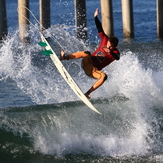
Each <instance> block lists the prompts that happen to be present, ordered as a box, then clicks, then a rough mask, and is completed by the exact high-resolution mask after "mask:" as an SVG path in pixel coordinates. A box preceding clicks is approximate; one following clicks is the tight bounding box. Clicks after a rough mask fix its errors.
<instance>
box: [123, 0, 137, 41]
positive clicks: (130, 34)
mask: <svg viewBox="0 0 163 163" xmlns="http://www.w3.org/2000/svg"><path fill="white" fill-rule="evenodd" d="M133 20H134V19H133V3H132V0H122V24H123V35H124V38H134V21H133Z"/></svg>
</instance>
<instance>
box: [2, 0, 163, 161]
mask: <svg viewBox="0 0 163 163" xmlns="http://www.w3.org/2000/svg"><path fill="white" fill-rule="evenodd" d="M6 2H7V19H8V31H9V34H8V36H7V38H6V40H4V41H3V42H2V43H1V44H0V162H1V163H10V162H12V163H13V162H15V163H19V162H20V163H22V162H24V163H32V162H33V163H46V162H48V163H52V162H55V163H63V162H64V163H67V162H68V163H69V162H71V163H72V162H74V163H76V162H78V163H80V162H84V163H87V162H88V163H90V162H91V163H99V162H100V163H108V162H111V163H131V162H132V163H142V162H143V163H161V162H163V118H162V117H163V82H162V81H163V59H162V57H163V54H162V53H163V44H162V41H161V40H158V39H157V32H156V4H155V1H154V0H145V1H140V0H137V1H134V2H133V3H134V24H135V39H131V40H126V39H123V33H122V20H121V1H120V0H115V1H114V2H113V7H114V18H115V19H114V24H115V25H114V27H115V35H116V36H117V37H118V38H119V40H120V43H119V46H118V48H119V50H120V52H121V59H120V60H119V61H115V62H113V63H112V64H110V65H109V66H108V67H106V68H105V69H104V70H103V71H104V72H105V73H106V74H108V80H107V81H106V82H105V83H104V85H103V86H101V87H100V88H99V89H98V90H96V91H95V92H93V93H92V99H91V102H92V103H93V105H94V106H95V107H96V108H97V109H98V110H99V111H100V112H101V113H102V115H98V114H97V113H95V112H93V111H92V110H90V109H89V108H88V107H87V106H86V105H85V104H83V103H82V102H81V101H80V100H79V99H78V98H77V97H76V95H75V94H74V93H73V91H72V90H71V89H70V88H69V86H68V85H67V84H66V82H65V81H64V80H63V79H62V77H61V76H60V75H59V73H58V71H57V69H56V68H55V66H54V65H53V63H52V62H51V60H50V59H49V57H47V56H44V55H42V54H41V51H42V50H43V48H42V47H40V46H39V45H38V44H37V43H38V42H39V41H40V36H39V32H38V31H37V30H36V28H34V27H33V26H30V36H31V42H30V44H28V45H26V46H24V45H22V44H21V43H20V42H19V29H18V23H17V11H16V10H17V1H16V0H7V1H6ZM86 2H87V28H88V42H87V43H83V42H82V41H79V40H77V39H76V37H75V27H74V7H73V1H72V0H69V1H68V0H67V1H65V0H51V27H50V28H49V29H48V30H46V31H45V35H46V36H47V37H51V39H50V40H49V41H50V43H51V45H52V46H53V48H54V49H55V51H56V52H57V54H59V52H60V50H61V49H60V47H59V46H58V44H57V43H56V39H57V41H59V42H60V43H61V45H62V46H63V47H64V48H65V49H66V51H67V52H68V53H72V52H75V51H78V50H90V51H91V52H93V50H94V49H95V47H96V46H97V45H98V43H99V39H98V36H97V30H96V28H95V26H94V21H93V13H94V10H95V9H96V8H100V7H99V6H100V2H99V1H97V0H96V1H93V0H87V1H86ZM38 5H39V2H38V1H36V0H33V1H32V2H30V9H31V11H32V12H33V13H34V14H35V16H36V17H37V18H38ZM99 17H100V16H99ZM30 20H31V22H32V23H33V24H35V25H36V27H38V24H37V23H36V21H35V20H34V19H33V18H32V16H31V17H30ZM54 37H55V39H54ZM80 63H81V59H78V60H71V61H63V64H64V65H65V67H66V68H67V70H68V71H69V72H70V74H71V75H72V77H73V78H74V80H75V81H76V82H77V84H78V85H79V86H80V88H81V89H82V90H83V92H86V91H87V90H88V89H89V88H90V87H91V85H92V84H93V83H94V82H95V81H94V80H93V79H90V78H88V77H87V76H86V75H85V74H84V72H83V70H82V69H81V66H80Z"/></svg>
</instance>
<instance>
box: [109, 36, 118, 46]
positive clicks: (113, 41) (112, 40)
mask: <svg viewBox="0 0 163 163" xmlns="http://www.w3.org/2000/svg"><path fill="white" fill-rule="evenodd" d="M108 40H109V41H110V43H111V44H112V46H115V47H116V46H117V45H118V42H119V40H118V38H117V37H115V36H110V37H108Z"/></svg>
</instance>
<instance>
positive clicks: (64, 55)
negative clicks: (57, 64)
mask: <svg viewBox="0 0 163 163" xmlns="http://www.w3.org/2000/svg"><path fill="white" fill-rule="evenodd" d="M59 59H60V60H61V61H62V60H69V56H68V55H67V54H66V53H65V52H64V51H61V53H60V58H59Z"/></svg>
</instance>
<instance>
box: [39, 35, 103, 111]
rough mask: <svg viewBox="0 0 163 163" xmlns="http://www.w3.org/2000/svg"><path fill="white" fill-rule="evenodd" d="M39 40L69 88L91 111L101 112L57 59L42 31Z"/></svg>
mask: <svg viewBox="0 0 163 163" xmlns="http://www.w3.org/2000/svg"><path fill="white" fill-rule="evenodd" d="M40 36H41V40H42V42H40V44H39V45H41V46H44V47H45V51H44V52H43V53H44V54H45V55H49V56H50V58H51V60H52V61H53V63H54V65H55V66H56V68H57V69H58V71H59V72H60V74H61V75H62V77H63V78H64V80H65V81H66V82H67V84H68V85H69V86H70V88H71V89H72V90H73V91H74V93H75V94H76V95H77V96H78V97H79V98H80V99H81V100H82V101H83V102H84V103H85V104H86V105H87V106H88V107H89V108H90V109H92V110H93V111H95V112H96V113H98V114H101V113H100V112H99V111H98V110H97V109H96V108H95V107H94V106H93V105H92V103H91V102H90V101H89V100H88V99H87V97H86V96H85V95H84V93H83V92H82V91H81V89H80V88H79V86H78V85H77V83H76V82H75V81H74V79H73V78H72V77H71V75H70V74H69V73H68V71H67V70H66V68H65V67H64V65H63V64H62V63H61V61H60V60H59V58H58V56H57V55H56V53H55V52H54V50H53V49H52V47H51V46H50V44H49V43H48V41H47V39H46V38H45V37H44V36H43V34H42V33H40Z"/></svg>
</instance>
